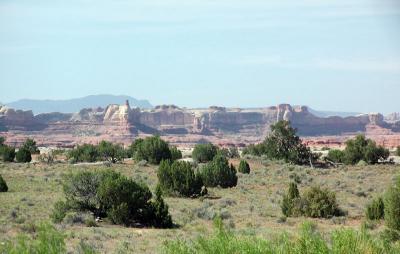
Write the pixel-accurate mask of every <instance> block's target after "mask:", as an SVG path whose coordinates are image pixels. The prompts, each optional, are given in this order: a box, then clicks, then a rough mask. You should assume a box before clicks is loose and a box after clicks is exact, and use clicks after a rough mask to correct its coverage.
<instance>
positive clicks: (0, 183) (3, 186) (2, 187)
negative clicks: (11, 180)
mask: <svg viewBox="0 0 400 254" xmlns="http://www.w3.org/2000/svg"><path fill="white" fill-rule="evenodd" d="M7 191H8V186H7V183H6V181H5V180H4V179H3V177H2V176H1V175H0V192H7Z"/></svg>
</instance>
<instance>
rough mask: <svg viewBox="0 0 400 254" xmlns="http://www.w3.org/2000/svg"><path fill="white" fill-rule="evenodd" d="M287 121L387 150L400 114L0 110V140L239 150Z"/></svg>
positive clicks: (327, 139) (335, 141)
mask: <svg viewBox="0 0 400 254" xmlns="http://www.w3.org/2000/svg"><path fill="white" fill-rule="evenodd" d="M279 120H288V121H290V122H291V123H292V125H293V126H294V127H295V128H297V129H298V133H299V135H300V136H302V138H303V140H304V142H305V143H307V144H308V145H310V146H315V147H323V146H329V147H340V146H343V143H344V141H345V140H346V139H348V138H350V137H353V136H354V135H356V134H359V133H364V134H365V135H366V136H367V137H369V138H372V139H374V140H375V141H376V142H377V143H378V144H381V145H384V146H385V147H388V148H394V147H397V146H399V145H400V115H399V114H398V113H394V114H391V115H389V116H387V117H384V116H383V115H382V114H378V113H372V114H362V115H358V116H352V117H346V118H342V117H326V118H323V117H317V116H315V115H313V114H312V113H310V112H309V110H308V108H307V107H305V106H291V105H288V104H281V105H278V106H273V107H267V108H253V109H241V108H224V107H216V106H212V107H209V108H204V109H187V108H179V107H177V106H174V105H162V106H157V107H155V108H153V109H149V110H143V109H139V108H131V107H130V106H129V103H128V102H126V103H125V104H124V105H109V106H107V107H106V108H86V109H82V110H81V111H80V112H77V113H70V114H64V113H45V114H39V115H34V114H33V113H32V111H22V110H14V109H12V108H8V107H6V106H0V136H5V137H6V138H7V143H8V144H10V145H15V146H19V145H20V144H21V143H22V142H23V141H24V140H25V139H26V138H27V137H31V138H34V139H35V140H36V141H37V142H38V144H39V145H41V146H55V147H73V146H75V145H76V144H82V143H94V144H95V143H98V142H99V141H100V140H109V141H113V142H117V143H122V144H125V145H128V144H130V143H131V142H132V140H134V139H135V138H137V137H145V136H150V135H154V134H159V135H160V136H162V138H163V139H165V140H167V141H168V142H170V143H171V144H174V145H177V146H180V147H185V146H187V147H190V146H193V145H194V144H195V143H199V142H213V143H215V144H218V145H221V146H237V147H243V146H245V145H247V144H251V143H258V142H261V141H262V140H263V139H264V138H265V136H266V135H268V132H269V127H270V125H271V124H273V123H275V122H277V121H279Z"/></svg>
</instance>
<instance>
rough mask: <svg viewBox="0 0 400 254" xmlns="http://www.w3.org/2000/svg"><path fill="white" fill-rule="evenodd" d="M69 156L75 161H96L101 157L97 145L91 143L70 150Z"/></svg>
mask: <svg viewBox="0 0 400 254" xmlns="http://www.w3.org/2000/svg"><path fill="white" fill-rule="evenodd" d="M67 158H68V159H70V160H71V161H72V162H73V163H77V162H95V161H97V160H98V158H99V152H98V150H97V147H96V146H94V145H91V144H83V145H81V146H79V145H78V146H77V147H76V148H75V149H72V150H71V151H69V152H68V155H67Z"/></svg>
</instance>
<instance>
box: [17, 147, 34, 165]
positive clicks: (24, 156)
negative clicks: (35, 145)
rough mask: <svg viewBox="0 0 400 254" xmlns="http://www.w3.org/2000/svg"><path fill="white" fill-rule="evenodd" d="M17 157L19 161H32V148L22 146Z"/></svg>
mask: <svg viewBox="0 0 400 254" xmlns="http://www.w3.org/2000/svg"><path fill="white" fill-rule="evenodd" d="M15 158H16V159H17V162H21V163H25V162H31V161H32V155H31V152H30V150H28V149H27V148H24V147H22V148H20V149H19V150H18V152H17V153H16V155H15Z"/></svg>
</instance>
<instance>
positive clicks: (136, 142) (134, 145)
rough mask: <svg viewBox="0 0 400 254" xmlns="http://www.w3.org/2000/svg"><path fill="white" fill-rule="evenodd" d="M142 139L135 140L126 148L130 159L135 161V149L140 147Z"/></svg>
mask: <svg viewBox="0 0 400 254" xmlns="http://www.w3.org/2000/svg"><path fill="white" fill-rule="evenodd" d="M143 141H144V139H142V138H137V139H135V140H134V141H133V142H132V144H131V145H130V146H129V148H128V153H129V155H130V157H131V158H133V159H135V158H136V151H137V149H138V148H139V147H140V146H141V145H142V143H143Z"/></svg>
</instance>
